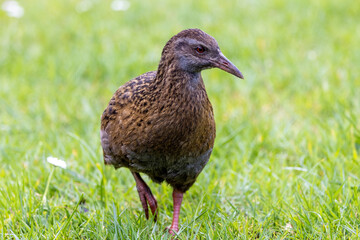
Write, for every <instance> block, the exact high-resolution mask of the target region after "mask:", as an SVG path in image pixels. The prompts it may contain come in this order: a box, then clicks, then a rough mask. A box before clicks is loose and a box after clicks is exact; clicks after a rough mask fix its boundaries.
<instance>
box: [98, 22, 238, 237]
mask: <svg viewBox="0 0 360 240" xmlns="http://www.w3.org/2000/svg"><path fill="white" fill-rule="evenodd" d="M215 67H217V68H220V69H222V70H224V71H226V72H229V73H231V74H233V75H235V76H237V77H239V78H243V76H242V74H241V72H240V71H239V70H238V69H237V68H236V67H235V66H234V65H233V64H232V63H231V62H230V61H229V60H228V59H227V58H226V57H225V56H224V55H223V54H222V52H221V51H220V49H219V46H218V44H217V42H216V40H215V39H214V38H213V37H211V36H210V35H208V34H206V33H205V32H203V31H201V30H199V29H187V30H184V31H181V32H180V33H178V34H177V35H175V36H173V37H172V38H171V39H170V40H169V41H168V42H167V43H166V45H165V47H164V49H163V51H162V55H161V60H160V63H159V66H158V69H157V71H152V72H147V73H145V74H143V75H140V76H138V77H136V78H134V79H132V80H130V81H129V82H127V83H126V84H124V85H123V86H121V87H120V88H119V89H118V90H117V91H116V92H115V94H114V96H113V97H112V98H111V100H110V102H109V105H108V107H107V108H106V109H105V111H104V113H103V115H102V118H101V131H100V137H101V145H102V148H103V153H104V162H105V164H110V165H113V166H114V167H115V168H120V167H126V168H128V169H130V171H131V173H132V175H133V176H134V179H135V181H136V187H137V190H138V192H139V197H140V201H141V203H142V207H143V208H144V211H145V215H146V218H149V211H148V204H149V206H150V209H151V212H152V213H153V214H154V215H155V220H156V217H157V202H156V199H155V198H154V196H153V194H152V193H151V190H150V188H149V187H148V185H147V184H146V183H145V182H144V180H143V179H142V178H141V176H140V174H139V173H140V172H141V173H145V174H147V175H148V176H149V177H150V178H151V179H152V180H153V181H154V182H157V183H161V182H163V181H166V182H167V183H168V184H170V185H171V186H172V187H173V189H174V190H173V202H174V213H173V220H172V224H171V227H170V229H169V232H170V233H171V234H174V231H175V232H177V231H178V230H179V213H180V206H181V202H182V198H183V194H184V193H185V192H186V191H187V190H188V189H189V188H190V187H191V186H192V185H193V184H194V182H195V180H196V178H197V176H198V175H199V173H200V172H201V171H202V169H203V168H204V166H205V165H206V163H207V162H208V160H209V157H210V154H211V152H212V149H213V145H214V139H215V121H214V115H213V109H212V106H211V103H210V101H209V99H208V96H207V94H206V90H205V86H204V82H203V80H202V77H201V71H202V70H204V69H208V68H215Z"/></svg>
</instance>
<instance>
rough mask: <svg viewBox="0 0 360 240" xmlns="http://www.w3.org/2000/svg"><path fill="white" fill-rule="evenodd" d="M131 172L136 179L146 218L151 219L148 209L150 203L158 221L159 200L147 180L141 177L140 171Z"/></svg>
mask: <svg viewBox="0 0 360 240" xmlns="http://www.w3.org/2000/svg"><path fill="white" fill-rule="evenodd" d="M131 173H132V175H133V176H134V178H135V181H136V189H137V190H138V193H139V198H140V201H141V204H142V207H143V209H144V211H145V216H146V219H149V209H148V204H149V206H150V209H151V212H152V214H153V215H155V217H154V221H155V222H156V220H157V215H158V212H157V202H156V199H155V197H154V195H153V194H152V192H151V190H150V188H149V186H148V185H147V184H146V182H144V180H143V179H142V178H141V176H140V174H139V173H137V172H131Z"/></svg>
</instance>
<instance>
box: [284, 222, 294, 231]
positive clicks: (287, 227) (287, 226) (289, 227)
mask: <svg viewBox="0 0 360 240" xmlns="http://www.w3.org/2000/svg"><path fill="white" fill-rule="evenodd" d="M292 229H293V226H292V225H291V223H287V224H286V225H285V230H286V231H291V230H292Z"/></svg>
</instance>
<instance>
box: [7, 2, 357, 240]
mask: <svg viewBox="0 0 360 240" xmlns="http://www.w3.org/2000/svg"><path fill="white" fill-rule="evenodd" d="M1 4H2V5H3V4H4V1H1V2H0V5H1ZM19 5H21V6H22V7H23V9H24V14H23V16H22V17H20V18H14V17H9V16H8V15H7V13H6V12H5V11H4V10H1V9H0V164H1V168H0V216H1V217H0V239H54V238H56V239H160V238H163V239H170V236H169V235H168V234H166V232H165V228H166V227H167V226H169V225H170V224H171V217H172V197H171V193H172V189H171V187H169V186H167V185H166V184H162V185H157V184H155V183H152V182H151V181H150V180H149V179H148V178H147V177H144V178H145V180H146V181H147V182H148V184H149V186H150V187H151V189H152V191H153V193H154V195H155V197H157V200H158V204H159V213H160V215H159V221H158V222H157V223H154V222H152V221H147V220H146V219H145V216H144V213H143V211H142V207H141V203H140V201H139V199H138V194H137V191H136V187H135V182H134V180H133V178H132V176H131V174H130V171H129V170H127V169H119V170H117V171H115V170H114V169H113V168H111V167H109V166H106V167H105V166H104V164H103V159H102V151H101V147H100V140H99V128H100V115H101V113H102V111H103V110H104V108H105V107H106V105H107V103H108V101H109V100H110V98H111V96H112V94H113V93H114V92H115V90H116V89H117V88H118V86H120V85H122V84H123V83H125V82H126V81H128V80H130V79H131V78H133V77H135V76H138V75H140V74H142V73H144V72H147V71H151V70H155V69H156V67H157V64H158V61H159V59H160V53H161V50H162V47H163V46H164V44H165V43H166V41H167V40H168V39H169V38H170V37H171V36H173V35H174V34H176V33H177V32H179V31H181V30H183V29H185V28H191V27H197V28H201V29H202V30H204V31H206V32H207V33H209V34H210V35H212V36H214V37H215V38H216V39H217V41H218V43H219V45H220V47H221V49H222V51H223V53H224V54H225V55H226V56H227V57H228V58H229V59H230V60H231V61H232V62H233V63H234V64H235V65H236V66H237V67H238V68H239V69H240V71H241V72H242V73H243V74H244V76H245V80H241V79H236V78H235V77H233V76H231V75H230V74H227V73H225V72H222V71H220V70H217V69H214V70H206V71H204V72H203V74H202V75H203V78H204V80H205V84H206V87H207V91H208V95H209V98H210V100H211V102H212V104H213V107H214V112H215V118H216V123H217V138H216V141H215V148H214V151H213V154H212V156H211V158H210V162H209V163H208V165H207V166H206V167H205V169H204V171H203V172H202V173H201V174H200V176H199V178H198V180H197V182H196V183H195V184H194V186H193V187H192V188H191V189H190V190H189V191H188V192H187V193H186V194H185V196H184V201H183V205H182V209H181V213H180V225H181V226H180V232H179V236H178V237H179V239H256V238H258V239H358V238H360V216H359V215H360V164H359V163H360V27H359V23H360V14H359V12H360V4H359V3H358V2H357V1H352V0H344V1H338V0H319V1H302V0H294V1H285V0H269V1H265V0H263V1H251V0H245V1H221V2H219V1H215V0H207V1H205V0H203V1H193V2H190V1H176V0H160V1H152V2H151V1H140V0H132V1H129V2H127V3H126V2H125V3H124V2H121V1H120V2H119V1H118V2H115V3H114V2H112V1H100V0H77V1H75V0H71V1H70V0H64V1H62V0H52V1H44V0H34V1H19ZM112 7H113V8H117V9H118V10H120V8H123V9H122V10H120V11H114V10H113V9H112ZM3 8H4V7H3ZM49 156H53V157H56V158H59V159H62V160H64V161H65V162H66V164H67V168H66V169H62V168H59V167H54V166H53V165H51V164H49V163H48V162H47V157H49Z"/></svg>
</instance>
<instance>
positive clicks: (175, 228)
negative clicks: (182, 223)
mask: <svg viewBox="0 0 360 240" xmlns="http://www.w3.org/2000/svg"><path fill="white" fill-rule="evenodd" d="M166 229H167V230H168V232H169V233H170V234H171V235H173V236H176V235H177V232H178V231H179V227H178V226H173V225H171V226H170V227H167V228H166Z"/></svg>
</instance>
